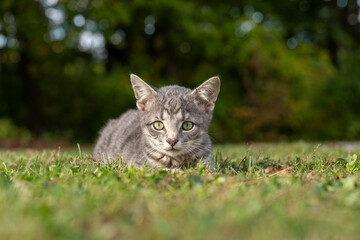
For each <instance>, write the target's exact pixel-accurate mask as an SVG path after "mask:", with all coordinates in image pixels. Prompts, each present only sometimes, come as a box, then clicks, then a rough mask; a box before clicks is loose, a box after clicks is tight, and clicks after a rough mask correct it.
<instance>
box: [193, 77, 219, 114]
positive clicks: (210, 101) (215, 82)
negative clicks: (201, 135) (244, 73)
mask: <svg viewBox="0 0 360 240" xmlns="http://www.w3.org/2000/svg"><path fill="white" fill-rule="evenodd" d="M219 92H220V78H219V77H217V76H215V77H212V78H209V79H208V80H206V81H205V82H204V83H203V84H201V85H200V86H199V87H197V88H195V89H194V90H193V91H192V92H191V94H192V95H195V97H196V98H197V99H198V100H200V101H199V102H200V103H202V104H205V111H206V112H211V111H213V110H214V107H215V102H216V99H217V96H218V94H219Z"/></svg>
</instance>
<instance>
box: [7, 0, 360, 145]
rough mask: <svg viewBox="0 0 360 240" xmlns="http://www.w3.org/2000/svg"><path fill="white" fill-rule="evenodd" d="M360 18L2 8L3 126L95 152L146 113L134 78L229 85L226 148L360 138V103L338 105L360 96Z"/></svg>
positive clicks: (319, 8)
mask: <svg viewBox="0 0 360 240" xmlns="http://www.w3.org/2000/svg"><path fill="white" fill-rule="evenodd" d="M24 6H26V7H24ZM358 11H359V3H358V1H357V2H356V1H348V0H337V1H315V2H314V1H307V0H291V1H285V2H281V3H279V2H278V1H273V0H270V1H263V0H253V1H249V0H247V1H241V2H239V1H226V2H219V1H201V0H197V1H190V0H172V1H166V0H153V1H145V0H134V1H118V0H103V1H102V0H92V1H89V0H79V1H75V0H63V1H58V0H38V1H30V2H29V1H25V0H18V1H11V0H2V1H1V2H0V17H1V18H0V62H1V65H0V79H1V82H0V87H1V88H0V101H1V102H2V104H1V106H0V117H1V116H2V117H10V118H11V119H13V121H14V122H15V123H16V124H17V125H22V126H26V127H27V128H29V129H30V130H31V131H32V132H33V133H34V135H41V134H43V133H44V132H45V133H46V134H49V133H51V134H50V135H52V136H53V137H59V136H60V137H61V138H66V139H72V140H74V139H76V140H77V141H78V140H80V139H82V140H84V141H92V140H93V138H94V137H95V136H96V133H97V131H98V129H99V128H100V127H101V126H102V125H103V124H104V121H106V120H107V119H108V118H109V117H116V116H118V115H119V114H120V113H121V112H123V111H124V110H125V109H127V108H129V107H134V106H135V104H134V97H133V93H132V90H131V87H130V83H129V79H128V78H129V73H131V72H133V73H136V74H138V75H140V76H141V77H142V78H143V79H145V80H147V81H148V82H149V83H151V84H153V85H156V86H160V85H165V84H180V85H184V86H188V87H195V86H196V85H198V84H200V83H201V82H203V81H204V80H206V79H207V78H209V77H211V76H213V75H220V77H221V79H222V89H221V93H220V97H219V101H218V103H217V106H216V111H215V115H214V121H213V124H212V129H211V132H212V135H213V136H214V138H215V140H217V141H219V142H220V141H240V140H278V139H296V138H306V139H329V138H338V139H341V138H352V139H354V138H356V137H359V136H360V131H358V130H351V129H357V127H356V126H357V125H356V124H354V121H357V120H358V119H359V113H358V111H357V110H356V109H355V108H356V106H355V104H350V105H346V107H345V106H344V105H341V104H340V105H339V104H337V105H336V104H335V102H334V101H337V100H335V99H339V98H341V97H344V98H345V99H347V100H349V101H350V100H351V101H352V100H353V98H354V96H356V94H358V93H360V89H358V88H356V87H354V86H357V82H358V80H357V75H355V74H353V73H355V72H356V71H354V70H356V69H357V63H358V62H357V61H358V58H356V53H358V51H354V49H359V43H360V41H359V32H360V31H359V19H358V18H359V15H358ZM341 78H346V79H347V80H345V79H341ZM348 88H351V89H352V90H353V94H350V95H344V93H343V92H342V91H343V90H344V89H348ZM329 93H331V97H329ZM332 96H333V97H332ZM347 100H344V102H347ZM344 104H345V103H344ZM334 106H336V107H341V108H342V109H344V110H346V111H347V113H346V114H341V115H340V116H338V115H336V114H335V113H336V112H333V107H334ZM328 118H331V121H329V120H328ZM325 119H327V120H325ZM344 125H349V126H350V125H351V126H353V127H349V130H348V131H347V133H346V132H343V131H342V129H341V127H339V126H344ZM354 126H355V127H354ZM330 129H331V130H330Z"/></svg>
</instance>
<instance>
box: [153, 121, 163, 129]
mask: <svg viewBox="0 0 360 240" xmlns="http://www.w3.org/2000/svg"><path fill="white" fill-rule="evenodd" d="M153 126H154V128H155V129H156V130H162V129H163V128H164V124H163V123H162V122H160V121H156V122H154V123H153Z"/></svg>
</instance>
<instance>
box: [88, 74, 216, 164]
mask: <svg viewBox="0 0 360 240" xmlns="http://www.w3.org/2000/svg"><path fill="white" fill-rule="evenodd" d="M131 83H132V87H133V90H134V93H135V97H136V100H137V101H136V105H137V108H138V109H137V110H129V111H127V112H125V113H124V114H122V115H121V116H120V117H119V118H117V119H114V120H110V121H109V122H108V123H107V124H106V126H105V127H104V128H103V129H102V130H101V132H100V136H99V138H98V140H97V142H96V145H95V149H94V157H95V158H96V159H98V160H100V161H106V162H107V161H112V160H113V159H117V158H122V159H123V161H125V162H127V163H132V164H135V165H136V166H141V165H143V164H146V165H149V166H151V167H156V168H164V169H179V168H181V167H183V166H184V165H189V164H197V163H198V162H199V161H200V159H202V161H203V163H204V164H205V165H207V166H209V167H211V168H214V164H213V161H212V156H211V141H210V137H209V135H208V128H209V125H210V121H211V118H212V112H213V109H214V106H215V101H216V99H217V96H218V93H219V91H220V79H219V78H218V77H212V78H210V79H209V80H207V81H205V82H204V83H203V84H202V85H200V86H199V87H198V88H196V89H194V90H191V89H188V88H184V87H180V86H176V85H174V86H165V87H162V88H159V89H156V88H153V87H151V86H149V85H148V84H147V83H146V82H144V81H143V80H142V79H140V78H139V77H138V76H136V75H134V74H131ZM156 121H161V123H162V124H163V129H161V130H159V129H156V128H155V127H154V122H156ZM186 121H190V122H191V123H193V128H192V129H190V130H185V129H183V128H182V125H183V123H184V122H186Z"/></svg>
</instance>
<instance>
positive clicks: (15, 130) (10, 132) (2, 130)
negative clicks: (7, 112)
mask: <svg viewBox="0 0 360 240" xmlns="http://www.w3.org/2000/svg"><path fill="white" fill-rule="evenodd" d="M30 137H31V133H30V132H29V131H28V130H27V129H25V128H20V127H17V126H16V125H15V124H14V123H13V122H12V121H11V120H10V119H6V118H0V140H4V139H11V138H25V139H26V138H30Z"/></svg>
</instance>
